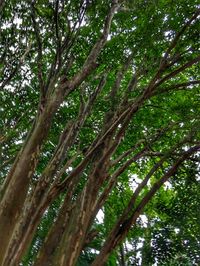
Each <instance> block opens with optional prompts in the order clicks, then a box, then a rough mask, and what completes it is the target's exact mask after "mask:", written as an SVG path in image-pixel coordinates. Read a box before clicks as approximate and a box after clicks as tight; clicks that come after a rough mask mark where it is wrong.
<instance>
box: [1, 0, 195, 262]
mask: <svg viewBox="0 0 200 266" xmlns="http://www.w3.org/2000/svg"><path fill="white" fill-rule="evenodd" d="M0 11H1V43H0V48H1V49H0V50H1V52H0V53H1V54H0V58H1V63H0V71H1V84H0V85H1V91H0V94H1V117H2V120H1V122H0V127H1V136H0V141H1V155H0V156H1V161H2V163H1V184H2V186H1V196H0V205H1V206H0V232H1V246H2V248H1V251H0V264H1V265H5V266H6V265H18V264H19V263H20V262H22V264H25V265H26V264H27V265H30V264H31V265H35V266H36V265H37V266H38V265H75V264H76V263H77V261H79V263H81V260H82V259H85V258H87V260H88V262H89V264H91V265H93V266H95V265H103V264H105V263H106V262H107V263H108V265H109V264H110V265H113V264H116V263H117V258H118V261H119V252H118V246H119V245H120V246H119V247H121V249H119V250H120V258H121V261H122V262H123V260H124V258H123V253H124V248H123V244H122V242H123V241H124V240H125V239H126V237H127V239H128V232H131V231H130V230H132V228H137V227H138V226H137V223H138V222H137V221H138V218H139V216H140V214H141V213H142V212H143V211H146V209H147V208H148V207H147V204H148V203H149V202H150V201H151V200H152V201H151V205H149V206H150V207H149V209H147V213H148V216H149V217H148V218H149V220H150V222H151V221H152V220H154V221H156V216H158V217H159V219H160V220H161V222H162V223H161V228H162V226H164V225H166V223H167V219H166V220H163V219H161V218H160V217H161V216H162V215H161V212H160V211H159V208H158V207H160V206H159V204H162V200H163V198H165V197H166V196H165V195H167V191H165V190H163V189H161V187H162V185H163V184H164V183H165V182H166V181H168V180H173V182H174V184H173V189H172V191H171V192H170V193H171V195H176V193H178V192H177V191H179V190H180V188H179V187H178V184H179V181H178V180H177V179H176V178H175V176H179V175H180V176H181V177H182V176H183V177H182V180H190V178H191V179H192V180H196V181H195V182H193V183H194V188H192V189H191V194H192V195H193V193H194V192H195V191H196V188H197V186H198V182H199V181H198V176H197V174H194V173H193V172H192V174H189V177H188V175H184V174H182V171H183V169H185V168H188V169H189V170H188V171H193V169H194V166H193V165H192V164H191V161H192V162H193V163H196V164H198V158H197V156H198V152H199V149H200V142H199V127H200V124H199V110H200V109H199V101H198V96H199V83H200V81H199V64H198V63H199V60H200V56H199V43H198V29H199V21H198V16H199V12H200V11H199V9H198V2H197V1H192V2H191V1H184V2H182V1H176V3H174V2H173V1H159V2H155V1H149V2H148V3H146V2H145V1H118V0H113V1H98V0H97V1H84V0H83V1H61V0H57V1H56V0H55V1H49V2H47V1H43V0H38V1H7V2H6V3H5V2H2V3H1V5H0ZM195 167H197V166H195ZM179 168H180V169H179ZM135 180H136V181H135ZM182 182H186V181H182ZM160 189H161V190H160ZM158 191H159V192H158ZM157 192H158V193H157ZM156 193H157V194H156ZM160 193H161V196H158V195H160ZM186 196H187V197H188V193H186ZM157 199H159V200H157ZM156 200H157V201H156ZM181 201H182V198H181V197H180V196H177V202H174V204H175V205H176V206H177V208H180V207H178V206H179V204H180V203H181ZM164 202H165V201H164ZM194 202H196V199H195V198H194ZM157 209H158V210H157ZM99 210H102V211H103V213H104V224H99V223H97V220H96V219H97V218H96V217H97V214H98V212H99ZM186 213H187V214H188V215H189V213H188V212H187V210H186V209H185V212H183V213H182V215H183V216H184V214H186ZM191 213H192V216H193V215H196V212H195V210H191ZM154 214H155V217H154ZM169 217H173V218H175V217H176V213H173V209H172V210H171V209H170V214H169ZM188 219H189V221H190V223H191V219H190V218H188ZM159 222H160V221H158V223H157V225H154V222H153V230H154V229H155V231H152V232H153V233H152V234H153V238H151V239H153V240H152V241H154V242H153V243H155V245H154V246H155V247H156V245H157V243H158V237H156V234H157V232H156V228H158V230H159ZM155 223H156V222H155ZM185 223H186V224H187V219H186V220H185ZM172 224H173V223H172ZM150 227H151V224H150ZM174 228H175V227H174ZM178 228H179V227H178ZM166 230H167V227H166ZM179 230H180V231H181V232H182V229H181V228H180V229H179ZM139 231H140V232H141V233H142V231H143V230H139ZM138 234H139V233H138ZM184 234H185V231H184ZM148 235H149V233H147V234H146V236H145V237H146V239H148V237H149V236H151V235H149V236H148ZM163 235H164V233H162V236H163ZM134 237H135V238H134ZM170 237H172V236H170ZM186 238H187V237H185V236H184V237H183V238H182V239H183V240H185V239H186ZM151 239H149V240H148V241H149V244H148V245H146V247H149V248H150V246H151ZM172 240H173V239H172ZM132 241H133V242H134V241H135V243H134V245H135V247H136V248H137V234H136V235H134V234H133V237H132ZM124 243H126V241H125V242H124ZM194 243H195V245H196V244H197V241H194ZM144 248H145V246H144V245H143V249H144ZM96 250H98V251H99V252H96ZM112 252H113V253H112ZM152 252H153V251H152ZM96 253H98V254H96ZM111 253H112V255H111ZM143 254H144V256H143V258H144V257H145V251H143ZM152 254H154V253H152ZM187 254H188V253H187ZM136 255H137V254H136ZM154 256H156V258H157V259H158V258H159V255H158V254H156V255H154ZM109 257H110V258H109ZM135 259H137V257H135ZM167 259H168V257H166V260H167ZM169 259H170V258H169ZM135 263H137V261H136V262H135Z"/></svg>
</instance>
